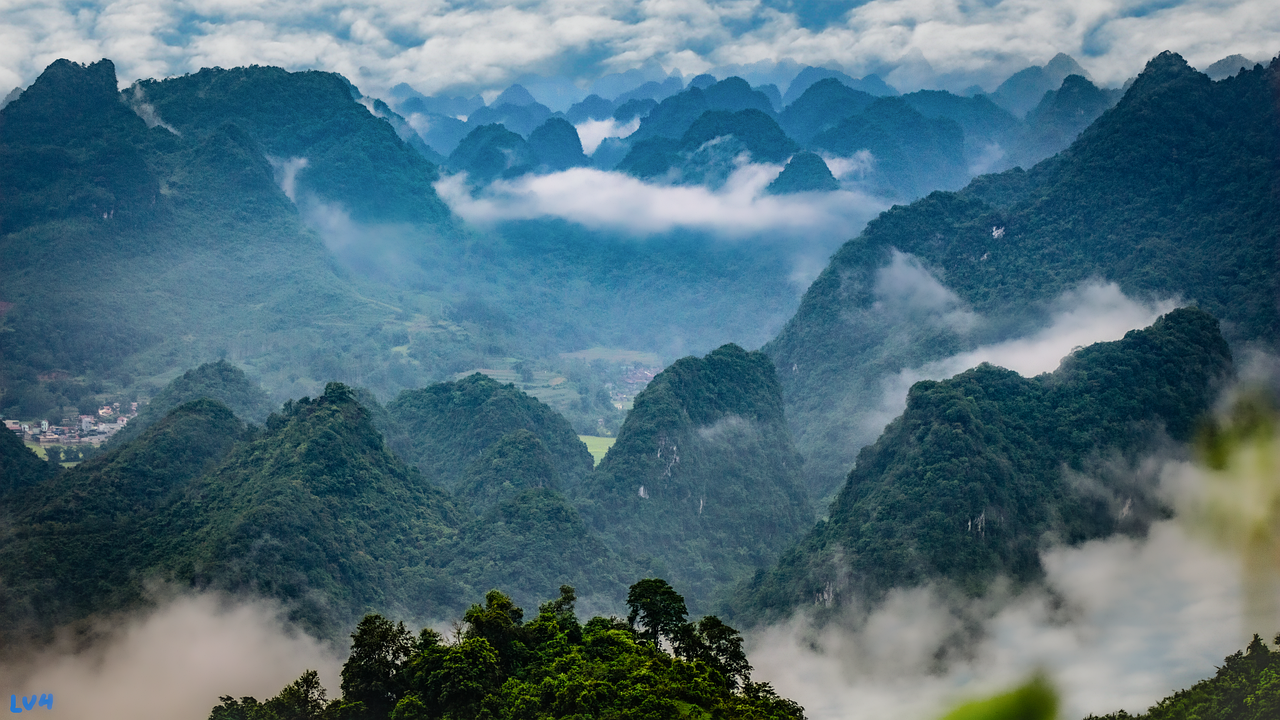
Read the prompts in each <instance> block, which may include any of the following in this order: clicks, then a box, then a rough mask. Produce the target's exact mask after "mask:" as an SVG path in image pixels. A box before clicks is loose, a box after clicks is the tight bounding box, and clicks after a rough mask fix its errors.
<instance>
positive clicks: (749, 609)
mask: <svg viewBox="0 0 1280 720" xmlns="http://www.w3.org/2000/svg"><path fill="white" fill-rule="evenodd" d="M1230 373H1231V352H1230V350H1229V349H1228V347H1227V344H1226V342H1225V341H1224V340H1223V339H1222V336H1221V335H1220V334H1219V332H1218V323H1217V321H1216V320H1214V319H1213V318H1212V317H1211V316H1209V315H1208V314H1207V313H1205V312H1203V311H1201V310H1198V309H1194V308H1184V309H1181V310H1175V311H1174V312H1171V313H1169V314H1168V315H1166V316H1164V317H1163V318H1161V319H1160V320H1158V321H1157V322H1156V323H1155V324H1154V325H1152V326H1151V327H1150V328H1148V329H1146V330H1141V331H1138V330H1134V331H1130V332H1129V333H1128V334H1127V335H1126V336H1125V338H1124V339H1123V340H1119V341H1116V342H1109V343H1099V344H1096V345H1091V346H1089V347H1087V348H1084V349H1081V350H1077V351H1076V352H1074V353H1072V354H1071V355H1070V356H1068V357H1067V358H1066V359H1064V360H1063V362H1062V365H1061V367H1059V368H1058V370H1057V371H1055V372H1053V373H1047V374H1044V375H1040V376H1038V377H1035V378H1031V379H1027V378H1024V377H1022V376H1020V375H1018V374H1017V373H1015V372H1012V371H1009V370H1005V369H1002V368H997V367H994V366H992V365H988V364H983V365H981V366H979V367H977V368H975V369H973V370H969V371H968V372H965V373H962V374H960V375H957V376H956V377H954V378H951V379H950V380H945V381H942V382H933V381H922V382H919V383H916V384H915V385H914V386H913V387H912V388H911V392H910V394H909V395H908V397H907V409H906V412H905V413H903V415H902V416H900V417H899V418H897V419H896V420H894V421H893V422H892V423H890V424H889V426H888V427H887V428H886V429H885V432H884V434H883V435H882V436H881V437H880V439H879V440H877V441H876V443H875V444H874V445H871V446H870V447H867V448H864V449H863V450H862V451H861V452H860V453H859V454H858V461H857V464H856V465H855V466H854V468H853V471H852V472H850V473H849V476H848V479H847V480H846V482H845V484H844V487H843V488H842V489H841V491H840V494H839V495H838V496H837V498H836V500H835V502H834V503H833V504H832V506H831V511H830V513H831V514H830V518H829V519H828V520H826V521H825V522H822V523H819V524H818V526H817V528H816V529H814V530H813V531H812V532H811V533H810V534H809V536H808V537H807V538H805V540H804V541H803V542H801V543H800V544H799V545H798V546H796V547H795V548H793V549H792V550H790V551H788V552H787V553H786V554H785V555H784V556H783V557H782V559H781V560H780V561H779V563H778V566H777V567H776V568H775V569H773V570H771V571H770V572H768V573H761V574H759V575H757V576H756V577H755V578H754V579H753V580H752V581H751V582H750V583H748V584H747V585H745V586H744V587H743V588H742V589H741V591H740V594H739V597H738V603H739V607H740V608H741V609H742V610H743V611H744V614H747V615H757V616H763V617H776V616H779V615H784V614H785V613H787V612H788V611H790V610H791V609H793V608H795V607H798V606H802V605H812V604H818V605H821V606H826V607H831V606H840V605H846V604H848V603H849V602H850V601H851V600H853V599H854V598H869V599H871V600H876V599H878V598H880V597H882V596H883V595H884V593H886V592H887V591H888V590H889V589H891V588H901V587H912V586H917V585H922V584H925V583H928V582H939V581H940V582H942V583H944V584H950V585H952V586H954V587H955V588H956V589H958V590H960V591H961V592H963V593H966V594H969V595H981V594H982V593H984V592H985V591H986V589H987V588H988V587H989V586H990V584H991V583H992V582H993V581H995V580H996V578H997V577H1006V578H1010V579H1012V580H1013V581H1014V582H1015V583H1018V584H1025V583H1030V582H1034V581H1036V580H1037V579H1039V578H1040V577H1041V575H1042V569H1041V566H1040V559H1039V553H1040V551H1041V550H1043V549H1045V547H1046V546H1047V545H1048V544H1051V543H1056V542H1065V543H1079V542H1083V541H1085V540H1089V539H1092V538H1098V537H1105V536H1107V535H1110V534H1112V533H1116V532H1134V533H1140V532H1142V531H1144V529H1145V527H1146V523H1147V522H1149V521H1150V520H1151V519H1153V518H1156V517H1159V516H1160V515H1161V514H1162V513H1163V512H1165V511H1164V510H1163V508H1162V505H1161V503H1160V502H1159V501H1158V499H1157V498H1156V495H1155V488H1154V487H1147V486H1144V485H1143V484H1142V483H1141V482H1140V481H1138V480H1135V479H1134V478H1133V477H1132V474H1131V473H1127V472H1126V473H1107V472H1106V471H1105V466H1106V463H1105V462H1104V461H1106V460H1111V459H1114V458H1116V457H1120V458H1126V457H1128V458H1132V457H1135V456H1136V455H1138V454H1140V453H1141V452H1143V451H1144V450H1148V449H1150V448H1151V447H1152V445H1151V443H1152V442H1153V441H1156V440H1158V437H1159V435H1160V433H1162V432H1167V433H1168V435H1169V436H1170V437H1172V438H1173V439H1174V440H1175V441H1178V442H1181V443H1186V442H1188V441H1190V440H1191V439H1192V435H1193V433H1194V430H1195V428H1196V425H1197V422H1198V421H1199V419H1200V418H1201V417H1202V416H1203V415H1204V414H1205V413H1207V412H1208V411H1209V409H1210V407H1211V403H1212V401H1213V399H1214V398H1215V397H1216V394H1217V391H1218V389H1219V388H1220V387H1221V383H1222V382H1223V381H1224V380H1226V379H1227V378H1228V376H1229V375H1230Z"/></svg>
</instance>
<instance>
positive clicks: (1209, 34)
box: [0, 0, 1280, 94]
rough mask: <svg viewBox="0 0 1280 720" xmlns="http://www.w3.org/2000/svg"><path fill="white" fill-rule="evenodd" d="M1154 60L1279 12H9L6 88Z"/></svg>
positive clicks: (906, 80) (451, 1) (930, 81)
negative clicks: (61, 75) (185, 76)
mask: <svg viewBox="0 0 1280 720" xmlns="http://www.w3.org/2000/svg"><path fill="white" fill-rule="evenodd" d="M1162 50H1174V51H1176V52H1179V53H1181V54H1182V55H1183V56H1184V57H1186V58H1187V59H1188V61H1190V62H1191V63H1192V64H1193V65H1196V66H1199V67H1204V66H1206V65H1208V64H1209V63H1212V62H1213V61H1215V60H1218V59H1220V58H1222V57H1225V56H1226V55H1229V54H1232V53H1241V54H1244V55H1245V56H1247V57H1250V58H1252V59H1255V60H1261V59H1267V58H1270V57H1272V56H1273V55H1274V54H1275V53H1277V52H1278V51H1280V13H1278V12H1276V4H1275V0H1233V1H1224V0H1187V1H1185V2H1179V1H1178V0H873V1H872V2H859V1H857V0H855V1H853V2H827V1H823V0H720V1H715V0H645V1H642V2H624V1H622V0H525V1H523V2H519V1H517V2H498V1H496V0H474V1H472V2H460V1H456V0H355V1H353V2H333V1H332V0H200V1H199V2H194V1H193V0H122V1H121V2H101V1H95V0H44V1H37V2H31V1H30V0H0V85H3V86H4V87H14V86H19V85H24V86H25V85H26V84H29V83H30V82H31V81H32V80H33V79H34V78H35V77H36V76H37V75H38V74H39V73H40V71H41V70H42V69H43V68H44V67H45V66H47V65H48V64H49V63H50V62H51V61H53V60H56V59H57V58H60V57H65V58H69V59H72V60H76V61H81V62H86V61H92V60H97V59H99V58H102V57H108V58H111V59H112V60H113V61H115V63H116V67H117V70H118V72H119V75H120V79H121V82H122V84H128V83H130V82H132V81H133V80H134V79H137V78H142V77H164V76H170V75H178V74H182V73H186V72H191V71H195V70H198V69H200V68H201V67H208V66H215V65H216V66H221V67H234V66H237V65H247V64H253V63H257V64H264V65H265V64H269V65H279V66H283V67H285V68H289V69H293V70H300V69H323V70H333V71H337V72H340V73H342V74H344V75H346V76H347V77H348V78H350V79H351V80H352V81H353V82H355V83H356V84H357V85H359V86H360V87H361V89H362V90H364V91H365V92H366V93H369V94H382V93H385V92H386V89H387V88H389V87H391V86H392V85H394V84H396V83H400V82H407V83H409V84H410V85H412V86H414V87H415V88H417V89H418V90H420V91H422V92H425V93H428V94H430V93H435V92H438V91H441V90H454V91H459V92H467V91H477V90H485V89H492V88H501V87H504V86H506V85H507V84H510V83H511V82H513V81H515V80H518V79H520V78H521V77H524V76H527V75H530V74H540V75H563V76H566V77H568V78H570V79H571V80H573V81H574V82H576V83H578V85H579V86H580V87H587V86H589V84H590V82H591V81H592V80H594V79H596V78H598V77H599V76H601V75H604V74H606V73H610V72H618V71H623V70H627V69H631V68H636V67H640V66H642V65H644V64H646V63H648V65H649V67H650V68H651V69H656V68H657V67H658V66H660V67H661V69H662V70H665V71H672V70H679V71H681V72H682V73H683V74H684V75H685V76H689V75H691V74H696V73H699V72H702V71H705V70H708V69H711V68H717V67H724V66H730V65H747V64H751V63H758V62H761V61H764V62H774V61H778V60H783V59H791V60H794V61H796V62H798V63H800V64H802V65H803V64H813V65H822V64H828V65H829V64H832V63H839V64H840V65H842V66H843V67H844V68H845V70H846V71H847V72H849V73H850V74H852V75H855V76H861V75H864V74H868V73H871V72H876V73H879V74H881V75H883V76H886V77H887V78H888V79H889V80H890V82H892V83H894V84H895V85H897V86H898V87H899V88H900V89H902V90H908V91H909V90H913V89H918V88H919V87H921V86H938V87H947V88H951V89H960V88H961V87H963V86H967V85H969V84H972V83H977V84H981V85H983V86H984V87H986V89H987V90H991V89H993V88H994V85H995V84H997V83H998V82H999V81H1001V80H1003V79H1004V78H1005V77H1007V76H1008V75H1009V74H1010V73H1012V72H1013V71H1015V70H1018V69H1020V68H1022V67H1026V66H1027V65H1029V64H1043V63H1044V62H1046V61H1048V60H1049V59H1050V58H1051V57H1053V55H1054V54H1056V53H1058V52H1065V53H1067V54H1069V55H1072V56H1073V57H1075V58H1076V59H1077V60H1079V61H1080V63H1081V64H1082V65H1083V66H1084V67H1085V68H1086V69H1087V70H1088V71H1089V72H1090V73H1091V75H1092V76H1093V78H1094V79H1095V80H1096V81H1099V82H1102V83H1104V84H1119V83H1121V82H1123V81H1124V79H1125V78H1127V77H1130V76H1132V75H1134V74H1135V73H1136V72H1138V71H1139V70H1141V68H1142V66H1143V64H1144V63H1145V62H1146V60H1148V59H1149V58H1150V57H1152V56H1154V55H1155V54H1157V53H1159V52H1160V51H1162ZM783 89H784V90H785V88H783Z"/></svg>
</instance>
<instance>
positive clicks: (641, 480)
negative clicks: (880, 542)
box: [575, 345, 813, 609]
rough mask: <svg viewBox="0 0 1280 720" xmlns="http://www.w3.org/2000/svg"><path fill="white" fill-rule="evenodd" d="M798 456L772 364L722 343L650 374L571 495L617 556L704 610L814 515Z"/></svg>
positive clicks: (769, 557)
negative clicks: (604, 451)
mask: <svg viewBox="0 0 1280 720" xmlns="http://www.w3.org/2000/svg"><path fill="white" fill-rule="evenodd" d="M802 463H803V459H802V458H801V457H800V455H799V454H798V453H796V451H795V448H794V446H793V445H792V443H791V434H790V431H789V430H788V428H787V424H786V420H785V418H784V417H783V414H782V394H781V390H780V388H779V386H778V381H777V379H776V377H775V376H774V371H773V364H772V363H770V362H769V358H768V357H766V356H765V355H764V354H762V353H760V352H747V351H745V350H743V349H742V348H740V347H738V346H736V345H726V346H724V347H721V348H719V349H717V350H715V351H713V352H711V353H710V354H708V355H707V356H706V357H704V358H693V357H689V358H683V359H681V360H678V361H676V362H675V363H673V364H672V365H671V366H670V367H668V368H667V369H665V370H663V371H662V372H661V373H660V374H659V375H658V376H657V377H655V378H654V379H653V381H652V382H651V383H649V386H648V387H646V388H645V389H644V391H643V392H641V393H640V395H638V396H637V397H636V399H635V407H634V408H633V409H632V410H631V412H630V413H628V414H627V419H626V421H625V422H624V423H623V425H622V430H621V431H620V432H619V433H618V440H617V442H616V443H615V444H614V446H613V447H612V448H611V449H610V450H609V454H608V455H606V456H605V458H604V460H603V461H601V463H600V466H599V468H597V470H596V472H595V474H594V475H593V476H592V478H591V480H590V482H589V483H587V484H586V485H584V486H583V488H582V489H581V490H580V491H579V492H577V493H575V496H576V498H577V499H578V502H579V504H580V506H581V507H582V508H583V513H584V514H585V516H586V517H587V519H588V522H590V523H591V525H592V526H593V527H594V528H596V529H597V530H598V531H599V532H600V533H601V534H602V535H603V536H604V537H606V538H608V539H609V541H610V542H611V543H612V544H613V546H614V547H616V548H617V550H618V552H620V553H622V554H624V555H627V556H630V557H633V558H635V560H636V561H637V562H639V563H640V564H641V567H643V568H644V570H645V572H646V573H648V574H652V575H666V576H667V577H670V578H672V579H673V580H674V581H675V582H677V583H678V584H679V585H680V586H681V587H684V588H687V593H688V595H689V596H690V598H691V601H692V602H693V604H694V606H695V608H696V609H702V608H704V607H706V606H707V605H708V603H709V601H710V600H711V599H712V598H713V597H714V596H715V595H716V593H717V592H718V591H719V590H720V589H721V588H723V587H724V586H725V585H726V584H728V583H732V582H734V581H735V580H738V579H741V578H743V577H746V576H748V575H750V573H752V572H754V571H755V570H756V569H757V568H760V567H763V566H765V565H766V564H767V563H769V562H771V561H772V560H773V558H774V557H776V556H777V554H778V553H779V552H781V550H782V549H783V548H785V547H786V546H787V545H788V544H790V542H791V541H792V540H794V539H795V538H796V537H798V536H799V535H800V534H801V533H803V532H804V531H805V530H806V529H807V528H808V527H809V525H810V524H811V523H812V522H813V509H812V506H811V505H810V499H809V497H808V495H807V493H805V490H804V487H803V485H802V484H801V482H800V478H801V475H800V470H801V465H802Z"/></svg>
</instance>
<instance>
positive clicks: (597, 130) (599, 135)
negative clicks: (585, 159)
mask: <svg viewBox="0 0 1280 720" xmlns="http://www.w3.org/2000/svg"><path fill="white" fill-rule="evenodd" d="M639 127H640V118H638V117H637V118H633V119H632V120H631V122H628V123H619V122H618V121H617V120H614V119H613V118H609V119H607V120H587V121H586V122H584V123H582V124H581V125H574V128H575V129H576V130H577V131H578V138H579V139H581V140H582V152H584V153H586V154H588V155H590V154H592V153H594V152H595V151H596V148H598V147H600V143H601V142H602V141H603V140H604V139H605V138H611V137H626V136H628V135H630V134H631V133H633V132H635V131H636V130H637V129H638V128H639Z"/></svg>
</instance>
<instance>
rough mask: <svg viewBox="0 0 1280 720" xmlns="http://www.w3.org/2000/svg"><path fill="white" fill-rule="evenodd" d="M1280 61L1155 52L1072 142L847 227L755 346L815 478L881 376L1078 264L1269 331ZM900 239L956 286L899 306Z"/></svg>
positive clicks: (959, 346)
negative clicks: (794, 302) (1201, 60)
mask: <svg viewBox="0 0 1280 720" xmlns="http://www.w3.org/2000/svg"><path fill="white" fill-rule="evenodd" d="M1278 76H1280V65H1277V64H1274V63H1273V64H1272V66H1271V67H1270V68H1268V69H1263V68H1261V67H1259V68H1255V69H1253V70H1248V71H1245V72H1242V73H1240V74H1239V75H1236V76H1235V77H1232V78H1228V79H1226V80H1223V81H1221V82H1212V81H1210V80H1209V78H1208V77H1206V76H1204V75H1202V74H1200V73H1198V72H1196V71H1195V70H1193V69H1191V68H1190V67H1188V66H1187V64H1186V63H1185V62H1184V61H1183V60H1182V58H1181V57H1179V56H1177V55H1174V54H1172V53H1165V54H1162V55H1160V56H1159V57H1157V58H1155V59H1153V60H1152V61H1151V62H1150V63H1149V64H1148V65H1147V68H1146V69H1145V70H1144V71H1143V73H1142V74H1141V75H1140V76H1139V77H1138V78H1137V80H1136V81H1135V82H1134V83H1133V85H1132V86H1131V87H1130V88H1129V90H1128V92H1127V93H1126V94H1125V96H1124V98H1123V99H1122V100H1121V101H1120V102H1119V104H1117V105H1116V106H1115V107H1113V108H1111V109H1110V110H1108V111H1107V112H1106V113H1104V114H1103V115H1102V117H1101V118H1100V119H1099V120H1097V121H1096V122H1095V123H1094V124H1093V125H1092V126H1090V127H1089V128H1088V129H1087V130H1086V131H1085V132H1084V133H1083V134H1081V136H1080V138H1079V139H1078V140H1077V141H1076V142H1075V143H1074V144H1073V145H1072V146H1071V148H1070V149H1069V150H1067V151H1065V152H1063V153H1061V154H1060V155H1058V156H1056V157H1054V158H1051V159H1049V160H1046V161H1044V162H1042V163H1040V164H1039V165H1037V166H1035V167H1034V168H1033V169H1031V170H1029V171H1025V172H1024V171H1022V170H1019V169H1014V170H1011V171H1008V172H1005V173H1002V174H999V175H990V176H982V177H979V178H977V179H975V180H974V181H973V182H972V183H970V184H969V186H968V187H966V188H965V189H964V190H962V191H960V192H958V193H943V192H938V193H933V194H931V195H930V196H928V197H926V198H924V199H922V200H920V201H918V202H915V203H913V204H911V205H909V206H899V207H894V208H892V209H890V210H889V211H887V212H885V213H884V214H883V215H881V216H880V217H879V218H877V219H876V220H874V221H872V222H871V223H870V224H869V225H868V226H867V229H866V230H865V231H864V232H863V233H862V235H860V236H859V237H857V238H856V239H854V240H851V241H849V242H848V243H846V244H845V245H844V246H843V247H842V248H841V249H840V250H839V251H838V252H837V253H836V254H835V256H834V257H833V258H832V260H831V263H830V264H829V265H828V266H827V268H826V269H825V270H824V271H823V272H822V274H821V275H820V276H819V277H818V279H817V280H816V281H814V283H813V285H812V286H810V288H809V290H808V291H807V292H806V294H805V296H804V299H803V300H802V301H801V305H800V308H799V310H798V311H797V312H796V315H795V316H794V317H793V318H792V319H791V320H790V321H789V322H788V324H787V325H786V327H785V328H784V329H783V330H782V332H781V333H779V335H778V337H777V338H776V339H774V340H773V341H772V342H770V343H769V344H768V345H766V346H765V348H764V351H765V352H767V353H768V354H769V356H770V357H771V358H773V359H774V361H775V363H776V364H777V366H778V368H779V380H780V381H781V383H782V386H783V391H784V397H785V398H786V403H787V415H788V420H789V421H790V422H791V423H792V427H793V428H794V430H795V434H796V442H797V447H798V448H799V449H800V451H801V452H802V453H804V455H805V457H806V461H807V468H808V472H809V474H810V481H811V487H812V488H814V489H815V490H816V491H817V492H818V493H825V492H827V491H829V489H830V488H832V487H834V486H835V484H836V482H837V479H838V478H840V477H841V476H843V475H844V473H845V472H847V471H848V468H849V467H850V466H851V465H852V464H853V459H854V457H855V454H856V453H857V451H858V449H859V448H860V447H862V446H863V445H865V444H867V443H869V442H871V441H872V440H873V439H874V437H875V433H876V432H878V428H869V427H861V426H860V425H859V422H860V420H859V413H860V411H862V410H864V409H866V408H869V407H874V406H875V404H876V403H877V402H878V401H879V399H880V394H881V392H882V389H881V384H880V381H881V378H884V377H887V376H890V375H893V374H896V373H898V372H899V371H901V370H903V369H905V368H913V367H918V366H921V365H923V364H924V363H926V362H929V361H933V360H938V359H941V358H943V357H947V356H949V355H952V354H954V353H957V352H960V351H962V350H965V349H968V348H972V347H975V346H977V345H981V344H984V343H987V342H993V341H997V340H1001V339H1005V338H1008V337H1010V336H1016V335H1020V334H1024V333H1028V332H1031V331H1033V330H1034V329H1036V328H1038V327H1041V326H1042V325H1043V324H1044V323H1045V322H1046V320H1047V318H1048V316H1049V315H1050V313H1051V312H1052V310H1053V307H1054V305H1053V303H1054V301H1055V299H1056V298H1059V297H1060V296H1061V295H1062V294H1063V293H1064V292H1067V291H1070V290H1073V289H1075V288H1077V287H1079V286H1080V285H1081V284H1083V283H1085V282H1087V281H1091V280H1101V281H1110V282H1116V283H1118V284H1119V286H1120V288H1121V289H1122V290H1123V292H1124V293H1126V294H1127V295H1129V296H1130V297H1138V298H1150V297H1164V298H1183V299H1186V300H1194V301H1195V302H1196V303H1197V304H1198V305H1199V306H1200V307H1202V308H1204V309H1205V310H1206V311H1208V312H1210V313H1212V314H1213V315H1214V316H1216V317H1219V318H1221V320H1222V323H1223V334H1224V336H1225V337H1226V338H1227V339H1228V341H1229V342H1231V343H1251V342H1258V343H1262V344H1264V345H1268V346H1274V343H1275V338H1277V337H1280V308H1278V306H1277V299H1278V298H1280V272H1278V269H1280V268H1277V263H1278V262H1280V258H1278V255H1280V251H1278V250H1277V248H1280V199H1278V198H1277V195H1276V192H1277V191H1276V188H1278V187H1280V172H1278V170H1280V168H1278V167H1277V158H1280V116H1278V115H1277V106H1276V104H1275V101H1274V98H1275V94H1274V93H1275V92H1276V87H1277V77H1278ZM897 252H900V253H906V254H907V257H906V258H905V260H906V261H907V262H908V263H912V262H917V261H918V263H919V264H920V265H919V266H920V267H921V268H922V269H923V270H927V271H928V272H929V273H931V274H932V275H933V276H934V277H935V278H937V279H939V280H940V281H941V283H943V284H944V285H945V287H946V289H948V290H950V291H952V292H954V294H955V298H954V300H952V301H948V303H944V305H946V307H942V306H939V307H929V306H928V304H927V303H925V305H911V306H910V307H903V308H898V309H895V307H896V306H894V304H893V302H891V301H892V300H893V298H892V297H886V295H885V293H886V292H890V294H892V291H893V288H892V287H887V285H890V284H891V283H889V282H888V281H889V279H890V277H889V274H887V273H889V269H890V268H891V266H892V265H893V264H894V263H895V261H898V262H901V261H902V260H903V258H902V257H901V256H899V255H897V254H896V253H897ZM912 258H914V259H915V260H912ZM890 274H891V273H890ZM902 292H905V291H902ZM954 313H959V314H960V315H966V314H967V313H974V315H972V316H969V317H973V318H975V319H976V322H975V323H957V322H953V320H954V318H955V316H954ZM949 314H952V315H949ZM995 318H1000V320H999V322H996V321H995V320H994V319H995Z"/></svg>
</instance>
